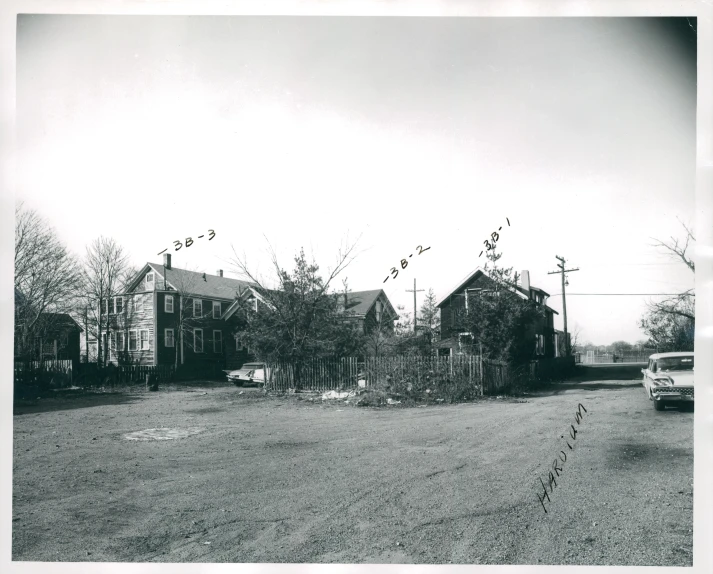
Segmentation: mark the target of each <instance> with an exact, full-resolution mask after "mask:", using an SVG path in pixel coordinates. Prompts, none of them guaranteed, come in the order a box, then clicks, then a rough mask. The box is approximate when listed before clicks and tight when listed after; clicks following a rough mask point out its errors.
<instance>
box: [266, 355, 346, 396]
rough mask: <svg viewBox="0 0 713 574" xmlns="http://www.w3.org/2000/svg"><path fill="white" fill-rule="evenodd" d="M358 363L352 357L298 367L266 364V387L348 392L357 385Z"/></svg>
mask: <svg viewBox="0 0 713 574" xmlns="http://www.w3.org/2000/svg"><path fill="white" fill-rule="evenodd" d="M358 374H359V362H358V361H357V359H356V358H354V357H345V358H341V359H312V360H309V361H305V362H304V363H302V364H301V365H299V366H298V365H295V364H293V363H288V362H281V361H275V362H272V363H269V364H268V370H267V377H268V381H267V382H266V385H265V386H266V388H269V389H272V390H276V391H286V390H288V389H294V388H296V387H298V386H299V387H300V388H302V389H304V390H312V391H332V390H338V389H350V388H354V387H356V386H357V381H358V378H357V375H358Z"/></svg>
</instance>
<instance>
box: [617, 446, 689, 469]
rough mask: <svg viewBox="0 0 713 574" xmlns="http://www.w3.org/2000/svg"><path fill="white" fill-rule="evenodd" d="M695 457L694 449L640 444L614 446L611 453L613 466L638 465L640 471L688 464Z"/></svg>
mask: <svg viewBox="0 0 713 574" xmlns="http://www.w3.org/2000/svg"><path fill="white" fill-rule="evenodd" d="M692 457H693V448H678V447H669V446H664V445H660V444H659V445H655V444H649V443H639V442H625V443H621V444H614V445H612V446H611V449H610V452H609V459H610V461H611V463H612V465H613V466H619V465H620V464H622V463H628V464H631V465H636V468H637V469H638V470H644V469H646V468H647V467H651V466H661V465H664V466H665V465H666V464H675V463H677V462H678V461H679V460H685V461H686V462H688V461H689V460H690V459H691V458H692Z"/></svg>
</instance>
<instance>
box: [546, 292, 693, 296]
mask: <svg viewBox="0 0 713 574" xmlns="http://www.w3.org/2000/svg"><path fill="white" fill-rule="evenodd" d="M685 294H686V291H684V292H683V293H567V295H587V296H602V297H605V296H617V297H619V296H628V295H631V296H637V297H641V296H648V297H657V296H659V295H685ZM560 295H562V293H555V294H554V295H550V297H559V296H560Z"/></svg>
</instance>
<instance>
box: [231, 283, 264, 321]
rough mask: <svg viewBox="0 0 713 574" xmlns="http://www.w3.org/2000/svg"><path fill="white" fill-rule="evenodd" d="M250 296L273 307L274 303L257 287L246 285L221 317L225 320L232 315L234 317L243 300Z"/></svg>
mask: <svg viewBox="0 0 713 574" xmlns="http://www.w3.org/2000/svg"><path fill="white" fill-rule="evenodd" d="M248 297H254V298H255V299H257V300H258V301H261V302H262V303H263V304H264V305H267V306H268V307H270V308H272V305H271V304H270V303H268V302H267V301H266V300H265V298H264V297H263V296H262V295H260V293H259V292H258V290H257V289H255V288H253V287H246V288H244V289H242V290H241V291H240V293H238V294H237V295H236V297H235V301H233V302H232V303H231V304H230V306H229V307H228V308H227V309H226V310H225V313H223V316H222V317H221V319H223V320H225V321H227V320H228V319H230V317H232V316H233V315H234V314H235V312H236V311H237V310H238V309H239V308H240V305H241V304H242V302H243V301H244V300H245V299H247V298H248Z"/></svg>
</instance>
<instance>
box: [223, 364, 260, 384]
mask: <svg viewBox="0 0 713 574" xmlns="http://www.w3.org/2000/svg"><path fill="white" fill-rule="evenodd" d="M266 371H267V375H268V376H269V374H270V369H267V368H266V367H265V363H245V364H244V365H243V366H242V367H240V368H239V369H237V370H236V371H228V372H227V374H228V380H229V381H230V382H232V383H235V385H237V386H238V387H242V386H243V385H244V384H246V383H247V384H252V383H255V384H258V385H264V384H265V374H266Z"/></svg>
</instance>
